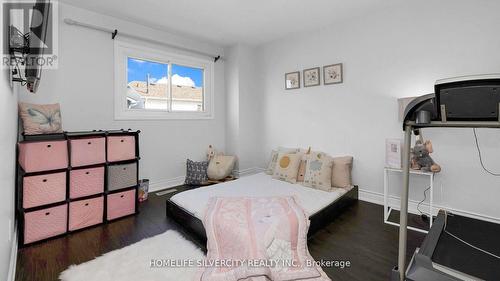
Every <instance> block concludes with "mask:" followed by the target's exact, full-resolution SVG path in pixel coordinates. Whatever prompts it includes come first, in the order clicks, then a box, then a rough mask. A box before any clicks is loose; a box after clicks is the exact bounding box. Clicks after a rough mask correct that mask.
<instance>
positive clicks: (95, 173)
mask: <svg viewBox="0 0 500 281" xmlns="http://www.w3.org/2000/svg"><path fill="white" fill-rule="evenodd" d="M103 191H104V167H97V168H90V169H77V170H71V172H70V173H69V196H70V198H72V199H74V198H79V197H84V196H89V195H94V194H98V193H101V192H103Z"/></svg>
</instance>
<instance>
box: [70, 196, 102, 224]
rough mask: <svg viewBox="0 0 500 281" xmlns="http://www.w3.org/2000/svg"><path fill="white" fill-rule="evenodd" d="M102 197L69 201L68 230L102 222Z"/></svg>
mask: <svg viewBox="0 0 500 281" xmlns="http://www.w3.org/2000/svg"><path fill="white" fill-rule="evenodd" d="M103 211H104V197H102V196H101V197H97V198H93V199H87V200H80V201H75V202H71V203H69V230H76V229H80V228H85V227H88V226H92V225H96V224H99V223H102V220H103Z"/></svg>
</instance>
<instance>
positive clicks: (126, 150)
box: [108, 136, 135, 162]
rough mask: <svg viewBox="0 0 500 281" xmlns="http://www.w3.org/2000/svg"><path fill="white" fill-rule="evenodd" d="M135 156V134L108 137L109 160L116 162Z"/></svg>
mask: <svg viewBox="0 0 500 281" xmlns="http://www.w3.org/2000/svg"><path fill="white" fill-rule="evenodd" d="M134 158H135V137H134V136H110V137H108V161H109V162H116V161H123V160H130V159H134Z"/></svg>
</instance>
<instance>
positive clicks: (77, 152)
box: [69, 137, 106, 167]
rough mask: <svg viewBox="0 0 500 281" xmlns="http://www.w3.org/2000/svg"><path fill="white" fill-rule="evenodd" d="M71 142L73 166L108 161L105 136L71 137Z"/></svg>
mask: <svg viewBox="0 0 500 281" xmlns="http://www.w3.org/2000/svg"><path fill="white" fill-rule="evenodd" d="M69 143H70V147H71V166H72V167H80V166H87V165H94V164H102V163H104V162H106V139H105V138H104V137H100V138H84V139H71V140H69Z"/></svg>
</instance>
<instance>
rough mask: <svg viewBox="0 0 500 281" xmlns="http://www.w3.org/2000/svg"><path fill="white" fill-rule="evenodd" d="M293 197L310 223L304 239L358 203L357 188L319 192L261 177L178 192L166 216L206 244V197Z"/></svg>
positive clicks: (172, 199) (168, 205)
mask: <svg viewBox="0 0 500 281" xmlns="http://www.w3.org/2000/svg"><path fill="white" fill-rule="evenodd" d="M291 195H294V196H296V198H297V200H298V203H299V204H300V205H301V206H302V208H304V210H305V212H306V213H307V214H308V215H309V220H310V221H311V224H310V227H309V232H308V237H311V236H312V235H313V234H314V233H316V232H317V231H318V230H320V229H321V228H323V227H325V226H326V225H328V224H329V223H330V222H331V221H332V220H333V219H334V218H335V217H336V216H338V215H339V214H340V213H341V211H342V210H343V209H344V208H346V207H347V206H349V205H351V204H353V203H354V202H356V201H357V200H358V187H357V186H352V187H350V188H335V189H334V190H333V191H332V192H326V191H321V190H317V189H313V188H309V187H304V186H302V185H300V184H291V183H288V182H284V181H280V180H276V179H273V178H272V177H271V176H269V175H267V174H265V173H258V174H255V175H251V176H246V177H242V178H240V179H238V180H235V181H230V182H225V183H220V184H216V185H211V186H206V187H201V188H197V189H192V190H188V191H184V192H180V193H177V194H175V195H174V196H172V197H171V198H170V199H169V200H167V204H166V213H167V216H168V217H169V218H172V219H173V220H175V221H176V222H177V223H179V224H180V225H181V226H182V227H184V228H186V229H187V230H188V232H190V233H191V234H193V235H194V236H195V237H196V238H198V239H199V240H200V241H201V242H203V243H204V242H206V234H205V229H204V227H203V223H202V219H203V213H204V210H205V206H206V204H207V202H208V200H209V199H210V197H217V196H218V197H244V196H246V197H265V196H291Z"/></svg>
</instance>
